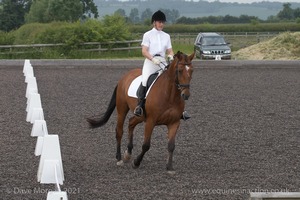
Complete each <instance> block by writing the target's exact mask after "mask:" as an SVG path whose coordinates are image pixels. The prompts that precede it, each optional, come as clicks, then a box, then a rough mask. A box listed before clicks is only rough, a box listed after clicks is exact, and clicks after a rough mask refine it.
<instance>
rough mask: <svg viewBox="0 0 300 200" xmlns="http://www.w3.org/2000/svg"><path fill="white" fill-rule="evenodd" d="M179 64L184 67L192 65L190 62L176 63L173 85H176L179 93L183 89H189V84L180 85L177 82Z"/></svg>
mask: <svg viewBox="0 0 300 200" xmlns="http://www.w3.org/2000/svg"><path fill="white" fill-rule="evenodd" d="M179 64H182V65H184V66H187V65H191V64H192V63H191V62H190V63H187V62H184V63H181V62H179V60H178V61H177V63H176V79H175V84H176V86H177V88H178V89H179V90H180V91H183V90H184V89H189V88H190V84H181V83H180V82H179V79H178V77H179V69H178V65H179Z"/></svg>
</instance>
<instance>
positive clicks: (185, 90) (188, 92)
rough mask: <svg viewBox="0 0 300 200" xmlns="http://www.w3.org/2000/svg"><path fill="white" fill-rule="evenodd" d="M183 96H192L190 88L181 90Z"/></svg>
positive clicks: (186, 98)
mask: <svg viewBox="0 0 300 200" xmlns="http://www.w3.org/2000/svg"><path fill="white" fill-rule="evenodd" d="M181 97H182V98H183V100H188V99H189V97H190V90H189V89H187V88H185V89H183V90H182V91H181Z"/></svg>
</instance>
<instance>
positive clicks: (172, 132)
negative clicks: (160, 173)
mask: <svg viewBox="0 0 300 200" xmlns="http://www.w3.org/2000/svg"><path fill="white" fill-rule="evenodd" d="M179 124H180V121H178V122H176V123H173V124H170V125H168V153H169V154H168V159H167V166H166V167H167V171H168V173H170V174H174V173H175V171H174V169H173V152H174V150H175V138H176V133H177V130H178V127H179Z"/></svg>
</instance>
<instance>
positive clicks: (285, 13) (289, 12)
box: [277, 3, 294, 20]
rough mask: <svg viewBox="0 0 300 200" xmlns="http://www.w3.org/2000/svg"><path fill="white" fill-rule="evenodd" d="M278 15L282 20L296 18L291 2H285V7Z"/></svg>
mask: <svg viewBox="0 0 300 200" xmlns="http://www.w3.org/2000/svg"><path fill="white" fill-rule="evenodd" d="M277 17H278V18H279V19H281V20H291V19H293V18H294V11H293V9H292V8H291V4H290V3H285V4H283V9H282V10H281V11H280V12H279V13H278V14H277Z"/></svg>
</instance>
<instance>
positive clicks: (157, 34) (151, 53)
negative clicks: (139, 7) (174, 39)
mask: <svg viewBox="0 0 300 200" xmlns="http://www.w3.org/2000/svg"><path fill="white" fill-rule="evenodd" d="M165 22H166V16H165V14H164V13H163V12H162V11H160V10H158V11H157V12H155V13H154V14H153V15H152V20H151V23H152V24H153V28H152V29H151V30H149V31H147V32H146V33H145V34H144V36H143V40H142V44H141V45H142V54H143V56H144V57H145V58H146V59H145V61H144V65H143V69H142V82H141V85H140V87H139V89H138V93H137V95H138V105H137V107H136V108H135V109H134V114H135V115H136V116H143V115H144V111H143V108H144V105H145V96H146V92H147V90H146V85H147V81H148V78H149V76H150V75H152V74H154V73H155V72H158V71H160V70H164V68H165V66H166V64H161V63H166V59H165V55H166V53H167V58H168V61H169V62H171V61H172V60H173V56H174V52H173V49H172V44H171V38H170V35H169V34H167V33H165V32H164V31H162V30H163V28H164V24H165ZM189 118H190V116H189V115H188V113H187V112H186V111H184V112H183V115H182V119H184V120H186V119H189Z"/></svg>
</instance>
